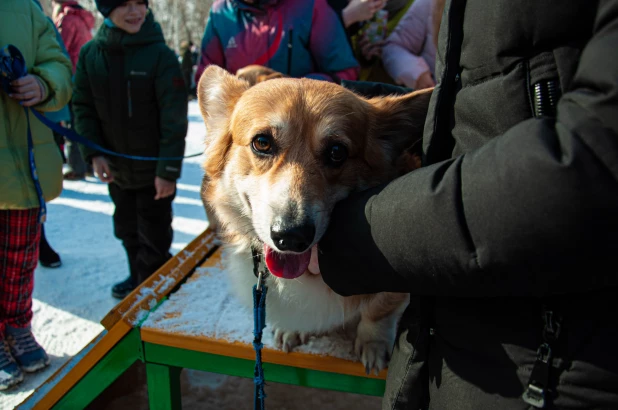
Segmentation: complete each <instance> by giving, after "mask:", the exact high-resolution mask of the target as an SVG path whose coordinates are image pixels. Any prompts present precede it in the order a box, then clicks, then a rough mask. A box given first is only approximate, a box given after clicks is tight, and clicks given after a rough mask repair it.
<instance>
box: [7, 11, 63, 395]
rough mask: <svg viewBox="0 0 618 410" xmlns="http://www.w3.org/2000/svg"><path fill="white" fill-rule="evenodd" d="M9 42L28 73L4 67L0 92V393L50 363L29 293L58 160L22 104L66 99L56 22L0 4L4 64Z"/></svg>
mask: <svg viewBox="0 0 618 410" xmlns="http://www.w3.org/2000/svg"><path fill="white" fill-rule="evenodd" d="M9 44H10V45H13V46H14V47H16V49H18V50H19V52H20V53H21V54H22V56H23V58H24V63H25V66H26V68H27V69H28V74H27V75H25V76H23V77H21V78H18V79H16V80H14V81H12V82H10V84H9V81H8V78H10V77H9V76H8V74H9V72H8V70H7V72H5V74H7V75H6V76H5V77H4V76H3V78H4V79H7V81H6V82H5V84H3V87H2V88H0V390H5V389H8V388H10V387H12V386H14V385H16V384H18V383H20V382H21V381H22V380H23V379H24V374H23V372H34V371H37V370H40V369H42V368H44V367H46V366H47V365H49V357H48V356H47V354H46V353H45V350H43V348H42V347H41V346H40V345H39V344H38V343H37V341H36V339H35V338H34V336H33V335H32V331H31V328H30V323H31V320H32V291H33V288H34V269H35V267H36V265H37V260H38V257H39V238H40V235H41V226H42V224H41V219H43V218H41V217H42V216H43V215H44V214H43V212H42V209H41V208H42V205H43V204H44V201H50V200H52V199H54V198H56V197H57V196H58V195H60V191H61V190H62V158H61V156H60V151H59V150H58V147H57V146H56V143H55V142H54V139H53V136H52V132H51V131H50V130H49V129H47V128H46V127H45V126H44V125H43V124H42V123H41V122H40V121H39V120H37V119H36V118H35V117H34V115H32V113H31V112H30V109H28V111H25V110H24V107H31V108H32V109H34V110H37V111H55V110H57V109H59V108H61V107H62V106H64V105H66V104H67V103H68V102H69V99H70V98H71V62H70V61H69V59H68V57H66V56H65V55H64V54H63V52H62V49H61V48H60V45H59V44H58V42H57V41H56V34H55V32H54V26H53V24H52V23H51V21H49V20H48V19H47V18H46V17H45V15H44V14H43V12H42V11H41V10H40V9H39V8H38V6H37V5H36V4H35V3H34V2H33V1H24V0H2V1H0V48H2V54H3V60H4V61H5V62H6V61H11V60H10V59H11V56H13V57H14V56H16V55H17V53H14V52H11V51H10V49H9V48H8V47H6V46H8V45H9ZM4 67H6V66H4ZM11 74H13V75H15V76H17V75H19V74H21V73H15V72H13V73H11ZM5 87H6V88H5ZM28 117H29V119H30V123H28ZM28 129H30V135H31V138H30V140H31V142H32V144H31V145H32V152H33V154H34V164H35V167H34V169H32V167H31V165H30V161H29V155H30V149H29V145H30V144H29V138H28ZM34 170H36V174H38V181H39V184H38V185H39V187H40V195H39V193H38V192H37V191H38V189H37V184H36V183H35V181H34V178H33V174H34V172H33V171H34Z"/></svg>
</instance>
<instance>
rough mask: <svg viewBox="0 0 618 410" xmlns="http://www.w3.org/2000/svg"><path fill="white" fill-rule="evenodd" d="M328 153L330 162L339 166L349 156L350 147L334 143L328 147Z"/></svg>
mask: <svg viewBox="0 0 618 410" xmlns="http://www.w3.org/2000/svg"><path fill="white" fill-rule="evenodd" d="M327 154H328V162H329V164H330V165H333V166H339V165H341V164H343V162H344V161H345V160H346V159H347V158H348V149H347V148H346V146H345V145H343V144H333V145H331V146H330V147H329V148H328V150H327Z"/></svg>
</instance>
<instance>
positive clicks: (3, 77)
mask: <svg viewBox="0 0 618 410" xmlns="http://www.w3.org/2000/svg"><path fill="white" fill-rule="evenodd" d="M27 74H28V70H27V68H26V61H25V60H24V56H23V55H22V54H21V52H20V51H19V49H18V48H17V47H15V46H13V45H10V44H9V45H7V46H4V47H2V48H0V83H1V85H2V88H3V89H4V91H5V92H6V93H7V94H10V92H11V82H12V81H14V80H16V79H18V78H21V77H23V76H25V75H27ZM23 109H24V113H25V114H26V121H27V124H28V165H29V166H30V176H31V178H32V182H33V183H34V188H35V190H36V193H37V197H38V200H39V205H40V207H39V209H40V212H39V222H40V223H43V222H45V219H46V217H47V206H46V204H45V197H44V196H43V190H42V188H41V183H40V181H39V176H38V173H37V170H36V162H35V160H34V143H33V141H32V130H31V127H30V112H32V114H34V116H35V117H36V118H37V119H38V120H39V121H41V122H42V123H43V124H44V125H45V126H47V127H48V128H50V129H51V130H53V131H55V132H56V133H58V134H60V135H62V136H65V137H67V138H68V139H70V140H71V141H74V142H77V143H79V144H82V145H85V146H87V147H90V148H93V149H95V150H97V151H99V152H101V153H104V154H107V155H112V156H116V157H122V158H127V159H133V160H138V161H162V160H163V161H180V160H183V159H185V158H192V157H197V156H200V155H202V153H201V152H200V153H196V154H192V155H187V156H182V157H145V156H139V155H127V154H122V153H119V152H114V151H112V150H109V149H107V148H104V147H102V146H100V145H98V144H96V143H94V142H92V141H90V140H88V139H87V138H84V137H83V136H81V135H79V134H78V133H76V132H75V131H73V130H70V129H68V128H65V127H62V126H60V125H59V124H56V123H55V122H53V121H51V120H50V119H48V118H47V117H45V116H44V115H43V114H41V113H40V112H38V111H36V110H33V109H30V110H29V109H28V108H27V107H23Z"/></svg>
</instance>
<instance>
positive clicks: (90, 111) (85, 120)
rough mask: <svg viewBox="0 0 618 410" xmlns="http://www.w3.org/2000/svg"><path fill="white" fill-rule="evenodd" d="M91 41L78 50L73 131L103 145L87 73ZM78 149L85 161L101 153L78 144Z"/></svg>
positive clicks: (101, 132)
mask: <svg viewBox="0 0 618 410" xmlns="http://www.w3.org/2000/svg"><path fill="white" fill-rule="evenodd" d="M91 45H92V43H89V44H86V45H85V46H84V47H83V48H82V49H81V51H80V54H79V55H80V58H79V60H78V62H77V69H76V70H75V80H74V81H75V91H74V93H73V100H72V103H73V119H74V123H75V132H77V133H78V134H79V135H81V136H83V137H84V138H87V139H88V140H90V141H92V142H94V143H95V144H98V145H101V146H103V130H102V128H101V120H100V119H99V116H98V115H97V110H96V107H95V105H94V97H93V95H92V89H91V88H90V79H89V75H88V64H87V61H88V60H89V56H88V51H89V49H90V46H91ZM80 149H81V151H82V153H83V155H84V158H85V159H86V161H90V160H92V158H93V157H96V156H99V155H102V154H101V153H100V152H98V151H97V150H95V149H93V148H90V147H86V146H85V145H80Z"/></svg>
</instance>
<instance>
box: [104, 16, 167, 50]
mask: <svg viewBox="0 0 618 410" xmlns="http://www.w3.org/2000/svg"><path fill="white" fill-rule="evenodd" d="M94 41H95V42H96V43H97V45H99V46H100V47H103V48H107V49H110V48H127V47H136V46H144V45H146V44H152V43H165V38H164V37H163V30H161V26H160V25H159V23H157V22H156V21H155V19H154V16H153V14H152V11H148V13H147V14H146V21H144V24H143V25H142V28H141V29H140V31H139V32H137V33H135V34H129V33H127V32H125V31H123V30H120V29H118V28H116V27H108V26H107V25H105V24H103V25H101V28H99V31H97V34H96V35H95V37H94Z"/></svg>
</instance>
